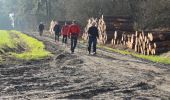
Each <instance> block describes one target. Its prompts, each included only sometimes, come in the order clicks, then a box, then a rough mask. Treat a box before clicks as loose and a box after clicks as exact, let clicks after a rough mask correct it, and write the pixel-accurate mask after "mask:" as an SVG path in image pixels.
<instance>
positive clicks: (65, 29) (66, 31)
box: [61, 25, 69, 35]
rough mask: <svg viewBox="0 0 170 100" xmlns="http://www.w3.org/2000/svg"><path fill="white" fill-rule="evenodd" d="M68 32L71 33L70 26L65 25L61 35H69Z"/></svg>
mask: <svg viewBox="0 0 170 100" xmlns="http://www.w3.org/2000/svg"><path fill="white" fill-rule="evenodd" d="M68 32H69V25H64V26H63V27H62V29H61V34H62V35H68Z"/></svg>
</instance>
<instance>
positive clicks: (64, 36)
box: [62, 35, 67, 44]
mask: <svg viewBox="0 0 170 100" xmlns="http://www.w3.org/2000/svg"><path fill="white" fill-rule="evenodd" d="M62 42H63V43H65V44H67V35H63V40H62Z"/></svg>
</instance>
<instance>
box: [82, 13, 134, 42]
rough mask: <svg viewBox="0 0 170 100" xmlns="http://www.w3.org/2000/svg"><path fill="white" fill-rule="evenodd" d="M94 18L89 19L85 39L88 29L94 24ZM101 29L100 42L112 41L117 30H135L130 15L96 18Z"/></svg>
mask: <svg viewBox="0 0 170 100" xmlns="http://www.w3.org/2000/svg"><path fill="white" fill-rule="evenodd" d="M92 20H94V18H90V19H89V20H88V24H87V26H86V28H85V32H84V34H83V39H84V38H86V34H87V30H88V28H89V26H91V24H92V22H93V21H92ZM95 22H96V23H97V27H98V29H99V40H98V42H99V44H106V43H111V40H112V38H113V37H114V33H115V31H133V30H134V29H133V20H132V18H131V17H128V16H102V17H101V18H99V19H95ZM118 35H119V34H118Z"/></svg>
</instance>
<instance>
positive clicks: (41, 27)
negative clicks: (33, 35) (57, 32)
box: [38, 22, 44, 36]
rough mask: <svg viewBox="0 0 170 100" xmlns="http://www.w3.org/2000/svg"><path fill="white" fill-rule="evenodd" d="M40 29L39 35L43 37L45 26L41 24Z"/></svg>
mask: <svg viewBox="0 0 170 100" xmlns="http://www.w3.org/2000/svg"><path fill="white" fill-rule="evenodd" d="M38 29H39V34H40V36H42V34H43V31H44V24H43V23H42V22H41V23H40V25H39V27H38Z"/></svg>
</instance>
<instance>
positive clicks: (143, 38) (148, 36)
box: [111, 31, 170, 55]
mask: <svg viewBox="0 0 170 100" xmlns="http://www.w3.org/2000/svg"><path fill="white" fill-rule="evenodd" d="M118 34H119V35H118ZM111 43H112V45H125V46H126V47H128V48H130V49H134V51H135V52H138V53H141V54H144V55H156V54H160V53H163V52H166V51H169V50H170V32H144V31H142V32H137V31H136V32H131V33H128V32H119V33H118V31H115V33H114V38H113V39H112V42H111Z"/></svg>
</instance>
